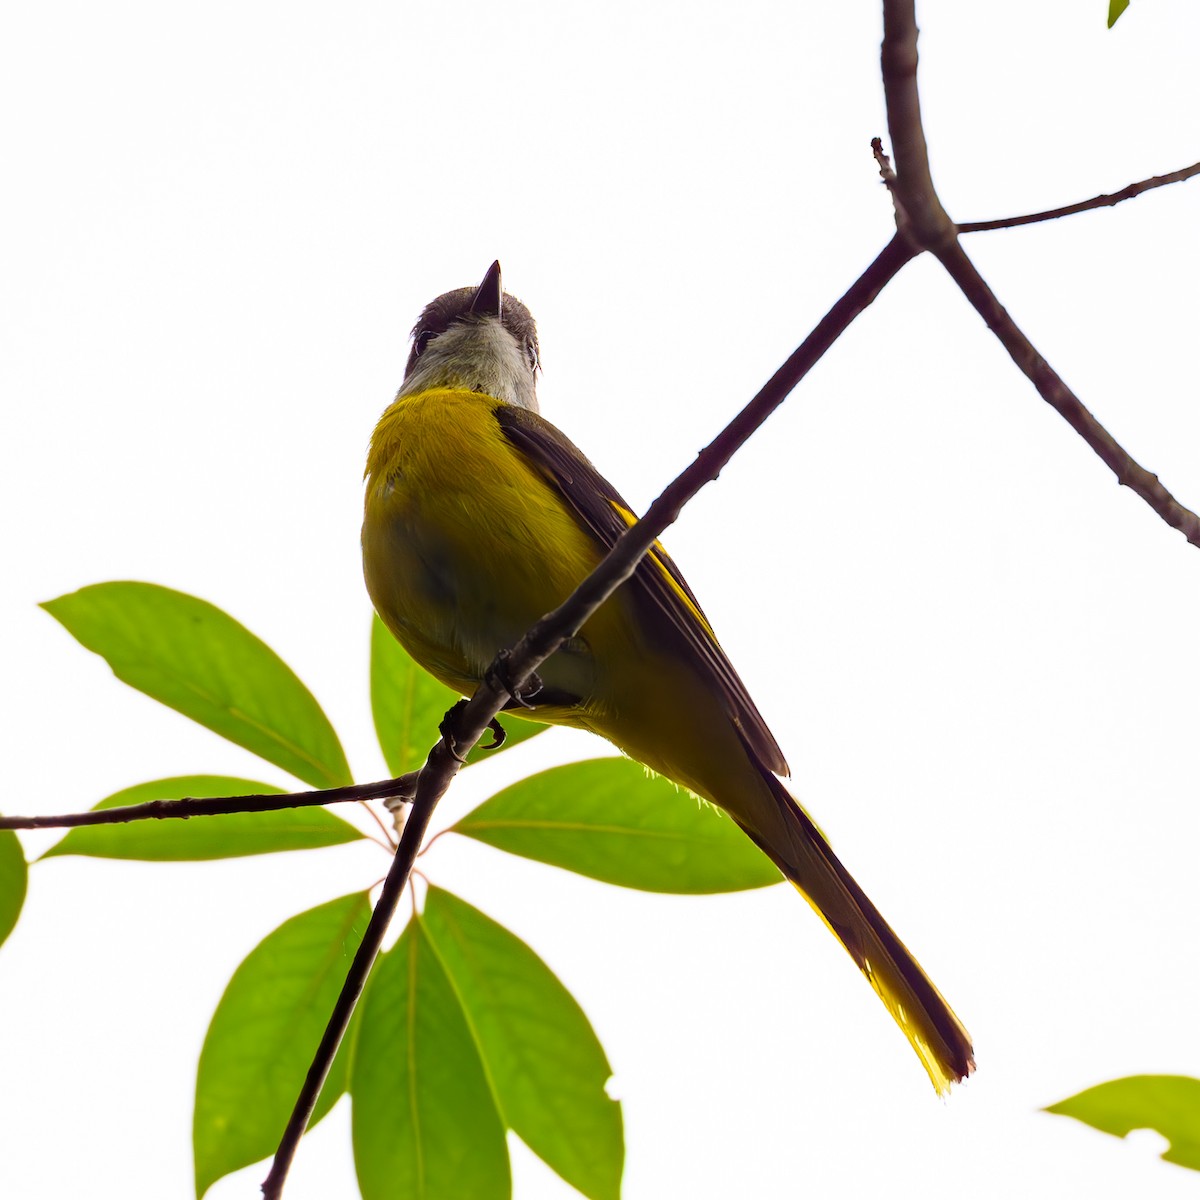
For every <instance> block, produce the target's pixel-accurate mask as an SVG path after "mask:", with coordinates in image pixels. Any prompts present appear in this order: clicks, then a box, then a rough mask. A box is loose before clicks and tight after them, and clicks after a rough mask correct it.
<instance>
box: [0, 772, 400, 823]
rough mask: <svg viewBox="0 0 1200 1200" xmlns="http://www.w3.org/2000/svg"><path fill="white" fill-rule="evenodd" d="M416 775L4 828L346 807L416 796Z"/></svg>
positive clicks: (135, 807)
mask: <svg viewBox="0 0 1200 1200" xmlns="http://www.w3.org/2000/svg"><path fill="white" fill-rule="evenodd" d="M415 779H416V773H415V772H411V773H409V774H408V775H401V776H400V777H399V778H397V779H381V780H380V781H379V782H378V783H353V784H350V785H349V786H347V787H335V788H324V789H322V790H320V791H314V792H287V793H285V794H284V795H276V794H274V793H272V794H270V795H246V796H211V797H207V796H206V797H202V798H199V799H197V798H195V797H190V796H189V797H185V798H184V799H182V800H148V801H146V803H145V804H126V805H124V806H122V807H120V808H90V809H88V810H87V811H86V812H77V813H64V814H62V815H60V816H50V817H0V829H72V828H75V827H76V826H79V825H124V824H126V823H127V822H129V821H149V820H154V821H165V820H170V819H172V818H175V819H182V820H186V819H187V818H188V817H215V816H223V815H225V814H228V813H239V812H275V811H277V810H279V809H282V808H312V807H314V806H315V805H318V804H346V803H348V802H350V801H354V800H386V799H391V798H394V797H400V798H405V797H407V796H409V795H411V793H412V788H413V782H414V780H415Z"/></svg>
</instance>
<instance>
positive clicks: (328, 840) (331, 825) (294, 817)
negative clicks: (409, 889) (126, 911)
mask: <svg viewBox="0 0 1200 1200" xmlns="http://www.w3.org/2000/svg"><path fill="white" fill-rule="evenodd" d="M246 795H266V796H280V795H283V790H282V789H281V788H277V787H273V786H272V785H271V784H269V783H256V782H255V781H254V780H253V779H235V778H233V777H231V776H227V775H177V776H175V777H174V778H172V779H155V780H153V781H152V782H150V783H139V784H137V785H136V786H134V787H128V788H125V789H123V790H122V791H119V792H114V793H113V795H111V796H109V797H107V798H106V799H104V800H101V801H100V803H99V804H97V805H96V806H95V807H96V808H97V809H101V808H121V807H123V806H125V805H130V804H144V803H146V802H147V801H149V800H177V799H180V798H182V797H184V796H190V797H193V798H195V799H202V798H205V797H209V796H246ZM363 836H364V834H362V833H361V832H360V831H359V830H358V829H356V828H355V827H354V826H353V825H351V824H350V823H349V822H347V821H343V820H342V818H341V817H338V816H334V814H333V813H331V812H330V811H329V810H328V809H326V808H312V807H309V808H285V809H280V810H278V811H277V812H244V813H228V814H223V815H221V816H213V817H189V818H188V819H187V820H180V819H175V818H166V819H164V820H161V821H160V820H147V821H130V822H129V823H127V824H122V825H82V826H80V827H79V828H78V829H72V830H71V832H70V833H68V834H67V836H66V837H64V838H63V839H62V841H60V842H57V843H55V845H53V846H51V847H50V849H49V850H47V851H46V853H45V854H43V855H42V857H43V858H56V857H58V856H59V855H60V854H87V855H90V856H92V857H94V858H136V859H143V860H146V861H149V862H199V861H201V860H204V859H212V858H241V857H244V856H245V855H248V854H273V853H275V852H276V851H279V850H311V849H315V848H316V847H319V846H337V845H340V844H341V843H343V842H352V841H355V840H357V839H358V838H361V837H363Z"/></svg>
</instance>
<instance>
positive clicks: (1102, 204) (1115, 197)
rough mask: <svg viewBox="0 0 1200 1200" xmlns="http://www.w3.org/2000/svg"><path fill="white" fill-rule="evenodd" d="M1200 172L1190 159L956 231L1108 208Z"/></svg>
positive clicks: (981, 230) (1032, 222) (1199, 166)
mask: <svg viewBox="0 0 1200 1200" xmlns="http://www.w3.org/2000/svg"><path fill="white" fill-rule="evenodd" d="M1197 175H1200V162H1197V163H1192V165H1191V166H1190V167H1181V168H1180V169H1179V170H1178V171H1169V172H1168V173H1167V174H1166V175H1152V176H1151V177H1150V178H1149V179H1140V180H1138V182H1137V183H1131V184H1130V185H1129V186H1128V187H1123V188H1122V189H1121V190H1120V191H1119V192H1105V193H1104V194H1103V195H1100V196H1093V197H1092V198H1091V199H1090V200H1080V201H1078V202H1077V203H1075V204H1064V205H1063V206H1062V208H1048V209H1046V210H1045V211H1043V212H1035V213H1028V214H1027V215H1026V216H1023V217H999V218H997V219H996V220H994V221H966V222H964V223H963V224H961V225H959V227H958V232H959V233H984V232H986V231H987V230H989V229H1015V228H1016V227H1017V226H1018V225H1035V224H1037V222H1039V221H1056V220H1058V218H1059V217H1073V216H1074V215H1075V214H1076V213H1081V212H1089V211H1090V210H1091V209H1093V208H1111V207H1112V206H1113V205H1114V204H1120V203H1121V202H1122V201H1124V200H1132V199H1133V198H1134V197H1135V196H1140V195H1141V194H1142V193H1143V192H1148V191H1150V190H1151V189H1153V188H1160V187H1165V186H1166V185H1167V184H1168V183H1183V182H1184V181H1185V180H1187V179H1192V178H1194V177H1195V176H1197Z"/></svg>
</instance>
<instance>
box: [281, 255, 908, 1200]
mask: <svg viewBox="0 0 1200 1200" xmlns="http://www.w3.org/2000/svg"><path fill="white" fill-rule="evenodd" d="M913 254H914V252H913V250H912V249H911V248H910V247H909V246H908V244H907V243H906V242H905V241H904V240H903V239H902V238H900V237H899V236H897V237H894V238H893V239H892V240H891V241H890V242H889V243H888V244H887V245H886V246H885V247H884V248H883V250H882V251H880V253H879V255H878V256H877V257H876V258H875V260H874V262H872V263H871V265H870V266H869V267H868V268H867V269H866V270H865V271H864V272H863V273H862V275H860V276H859V278H858V279H857V280H856V281H855V282H854V283H853V284H852V285H851V287H850V289H849V290H848V291H847V292H846V293H845V295H843V296H842V297H841V299H839V300H838V301H837V303H836V304H835V305H834V306H833V307H832V308H831V309H830V310H829V312H828V313H826V314H825V316H824V317H823V318H822V319H821V321H820V322H819V323H818V325H817V326H816V328H815V329H814V330H813V331H812V333H810V334H809V335H808V337H807V338H806V339H805V340H804V342H803V343H802V344H801V345H800V346H799V347H798V348H797V349H796V351H795V352H794V353H793V354H792V355H791V356H790V357H789V358H788V359H787V361H786V362H785V363H784V364H783V366H781V367H780V368H779V370H778V371H776V372H775V374H774V375H772V376H771V378H770V379H769V380H768V381H767V383H766V384H764V386H763V387H762V388H761V390H760V391H759V392H758V394H757V395H756V396H755V397H754V399H753V400H751V401H750V403H749V404H747V405H746V407H745V408H744V409H742V411H741V412H740V413H738V415H737V416H736V417H734V419H733V420H732V421H731V422H730V423H729V424H728V425H727V426H726V427H725V429H723V430H722V431H721V433H719V434H718V435H717V437H716V438H714V439H713V441H712V442H711V443H710V444H709V445H708V446H706V447H705V448H704V449H703V450H702V451H700V453H699V454H698V455H697V456H696V458H695V459H694V460H693V462H692V463H691V464H690V465H689V466H688V467H686V468H685V469H684V470H683V471H682V472H681V473H680V475H679V476H678V477H677V478H676V479H675V480H673V481H672V482H671V483H670V484H669V485H668V486H667V488H666V489H665V490H664V491H663V493H662V495H661V496H659V498H658V499H657V500H656V501H655V502H654V503H653V504H652V505H651V506H650V508H649V509H648V510H647V511H646V514H645V516H643V517H642V519H641V520H640V521H637V522H636V523H635V524H634V525H632V526H630V528H629V529H627V530H626V531H625V533H623V534H622V535H621V537H620V538H618V539H617V541H616V543H615V545H614V546H613V548H612V549H611V550H610V551H609V552H608V554H607V555H606V556H605V557H604V559H603V560H602V561H601V563H600V565H599V566H597V567H596V569H595V570H594V571H593V572H592V573H591V574H590V575H589V576H588V577H587V578H586V579H585V580H584V581H583V582H582V583H581V584H580V585H579V586H578V587H577V588H576V589H575V591H574V592H572V593H571V595H570V596H569V597H568V598H567V599H566V600H565V601H564V602H563V603H562V604H561V605H559V607H558V608H556V609H555V610H554V611H553V612H552V613H550V614H548V615H547V616H545V617H543V618H542V619H541V620H540V621H539V622H538V623H537V624H536V625H535V626H534V627H533V628H532V629H531V630H530V631H529V632H528V633H527V634H526V635H525V636H524V637H523V638H522V639H521V640H520V641H519V642H518V643H517V644H516V646H515V647H514V648H513V649H512V651H511V652H509V653H508V654H506V655H504V656H503V672H504V675H505V677H506V679H507V680H508V682H509V686H510V687H511V688H512V691H513V692H519V691H520V689H521V686H522V685H523V684H524V683H525V681H526V680H527V679H528V678H529V676H530V675H531V674H532V673H533V672H534V671H536V670H537V668H538V667H539V666H540V665H541V664H542V662H544V661H545V659H547V658H548V657H549V656H550V655H551V654H553V653H554V651H555V650H556V649H558V647H559V646H560V645H561V644H562V642H563V641H564V640H565V639H566V638H568V637H571V636H572V635H574V634H575V633H577V632H578V631H579V629H580V628H581V627H582V626H583V625H584V624H585V623H586V622H587V620H588V618H589V617H591V615H592V614H593V613H594V612H595V611H596V610H597V609H598V608H599V607H600V605H601V604H603V603H604V601H605V600H607V599H608V597H609V596H611V595H612V593H613V592H614V591H616V589H617V588H618V587H620V585H621V584H622V583H624V582H625V580H626V579H628V578H629V576H630V575H632V574H633V571H634V569H635V568H636V567H637V564H638V562H639V561H640V560H641V558H642V556H643V555H644V554H645V553H646V551H647V550H649V549H650V547H651V546H653V545H654V542H655V541H656V540H657V538H658V536H659V534H661V533H662V531H663V530H664V529H666V527H667V526H668V525H670V524H671V523H672V522H673V521H674V520H675V519H676V517H678V515H679V513H680V511H681V509H682V508H683V506H684V505H685V504H686V503H687V502H688V500H690V499H691V498H692V497H693V496H694V495H695V494H696V493H697V492H698V491H699V490H700V489H701V488H702V487H703V486H704V485H705V484H706V483H707V482H709V480H712V479H716V477H717V476H718V474H720V471H721V468H722V467H724V466H725V464H726V463H727V462H729V460H730V459H731V458H732V457H733V455H734V453H735V452H736V451H737V450H738V449H739V448H740V447H741V446H742V445H743V444H744V443H745V442H746V441H747V439H749V437H750V435H751V434H752V433H753V432H754V431H755V430H756V429H757V428H758V427H759V426H760V425H761V424H762V423H763V422H764V421H765V420H766V419H767V417H769V416H770V415H771V413H772V412H774V411H775V409H776V408H778V407H779V405H780V404H782V403H783V401H784V400H785V399H786V397H787V395H788V393H789V392H791V390H792V389H793V388H794V387H795V386H796V384H798V383H799V382H800V380H801V379H803V378H804V376H805V375H807V374H808V372H809V371H810V370H811V369H812V368H813V366H814V365H815V364H816V363H817V362H818V360H819V359H820V358H821V356H822V355H823V354H824V353H825V351H826V350H828V349H829V347H830V346H832V345H833V343H834V342H835V341H837V339H838V338H839V337H840V336H841V334H842V333H843V332H844V331H845V329H846V328H847V327H848V326H849V325H850V323H851V322H852V321H853V320H854V318H855V317H857V316H858V314H859V313H861V312H862V311H863V309H865V308H866V307H867V306H868V305H870V304H871V302H872V301H873V300H874V299H875V297H876V296H878V295H879V293H880V292H881V291H882V290H883V288H884V287H885V286H886V285H887V284H888V282H889V281H890V280H891V279H893V278H894V277H895V275H896V274H897V272H899V270H900V269H901V267H903V266H904V264H905V263H907V262H908V261H909V260H910V259H911V258H912V257H913ZM499 665H500V659H497V663H496V665H495V666H496V667H499ZM497 678H498V670H497V669H493V670H490V671H489V672H488V675H487V678H486V680H485V682H483V683H482V684H480V686H479V688H478V689H477V690H476V692H475V694H474V695H473V696H472V697H471V699H470V700H468V701H467V702H466V704H464V705H463V706H462V707H460V708H458V709H455V710H453V715H452V718H451V720H452V723H453V729H452V730H451V727H450V723H447V725H446V726H445V728H446V730H447V732H446V733H444V734H443V738H442V740H441V741H440V742H439V743H438V744H437V745H436V746H435V747H434V748H433V750H432V751H431V753H430V755H429V761H428V762H427V763H426V764H425V766H424V767H422V768H421V771H420V774H419V775H418V777H417V789H416V795H415V796H414V798H413V807H412V812H411V814H410V815H409V818H408V822H407V823H406V825H405V827H404V833H403V834H402V835H401V838H400V845H399V847H398V849H397V851H396V857H395V859H394V860H393V861H392V866H391V869H390V870H389V871H388V874H387V879H386V880H385V881H384V885H383V890H382V892H381V893H380V896H379V901H378V903H377V904H376V905H375V911H374V912H373V913H372V915H371V921H370V924H369V925H368V927H367V932H366V933H365V934H364V935H363V940H362V944H361V945H360V946H359V948H358V950H357V951H356V952H355V955H354V961H353V963H352V964H351V966H350V970H349V972H348V974H347V976H346V981H345V983H344V984H343V985H342V991H341V994H340V995H339V996H338V999H337V1003H336V1005H335V1006H334V1010H333V1013H332V1014H331V1016H330V1018H329V1023H328V1025H327V1026H326V1028H325V1033H324V1035H323V1037H322V1038H321V1043H320V1045H319V1046H318V1048H317V1052H316V1054H315V1055H314V1057H313V1062H312V1065H311V1066H310V1067H309V1070H308V1075H307V1076H306V1077H305V1080H304V1086H303V1087H302V1088H301V1091H300V1095H299V1096H298V1097H297V1099H296V1105H295V1108H294V1109H293V1110H292V1115H291V1118H290V1119H289V1121H288V1125H287V1128H286V1129H285V1131H284V1134H283V1137H282V1138H281V1140H280V1143H279V1148H278V1150H277V1151H276V1152H275V1161H274V1162H273V1163H272V1164H271V1170H270V1173H269V1174H268V1175H267V1178H266V1179H265V1180H264V1181H263V1185H262V1191H263V1197H264V1200H279V1197H280V1196H282V1195H283V1186H284V1183H285V1182H286V1180H287V1174H288V1170H289V1169H290V1167H291V1163H292V1159H293V1158H294V1157H295V1154H296V1149H297V1147H298V1146H299V1144H300V1139H301V1138H302V1137H303V1136H304V1131H305V1129H306V1128H307V1127H308V1122H309V1120H310V1118H311V1116H312V1111H313V1108H314V1107H315V1105H316V1102H317V1097H318V1096H319V1095H320V1093H321V1087H322V1085H323V1084H324V1082H325V1077H326V1076H327V1075H328V1073H329V1068H330V1066H331V1064H332V1063H333V1058H334V1055H335V1054H336V1053H337V1049H338V1046H339V1045H340V1043H341V1040H342V1037H343V1035H344V1034H345V1032H346V1027H347V1026H348V1025H349V1023H350V1017H351V1015H352V1013H353V1012H354V1006H355V1004H356V1003H357V1002H358V998H359V996H360V995H361V994H362V990H363V988H364V987H365V986H366V981H367V976H368V975H369V974H370V971H371V967H372V965H373V964H374V962H375V958H376V956H377V955H378V954H379V950H380V947H381V946H382V944H383V938H384V934H385V933H386V931H387V927H388V924H389V922H390V921H391V919H392V915H393V914H394V913H395V910H396V907H397V905H398V904H399V902H400V897H401V896H402V895H403V894H404V888H405V886H406V885H407V883H408V877H409V874H410V872H411V870H412V864H413V861H414V859H415V857H416V853H417V850H418V849H419V847H420V842H421V839H422V837H423V836H424V833H425V830H426V828H427V827H428V825H429V820H430V817H431V816H432V815H433V810H434V808H435V806H436V805H437V803H438V801H439V800H440V799H441V797H442V795H443V794H444V793H445V791H446V789H447V788H448V787H449V786H450V783H451V781H452V780H453V778H454V776H455V775H456V774H457V773H458V770H459V768H460V766H461V765H462V757H461V756H465V755H466V753H467V752H468V751H469V750H470V748H471V747H472V746H473V745H474V744H475V743H476V742H477V741H478V740H479V739H480V737H482V736H483V732H484V730H485V729H487V727H488V725H489V723H490V722H491V721H492V719H493V718H494V717H495V716H496V714H497V713H498V712H499V711H500V709H501V707H502V706H503V705H504V703H505V702H506V701H507V700H508V698H509V693H508V691H503V690H501V688H500V686H499V684H498V683H497V682H496V680H497Z"/></svg>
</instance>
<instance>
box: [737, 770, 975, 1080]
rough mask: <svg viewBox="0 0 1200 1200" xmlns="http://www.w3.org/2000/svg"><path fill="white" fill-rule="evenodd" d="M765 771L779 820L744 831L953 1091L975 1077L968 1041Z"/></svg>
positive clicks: (864, 898) (901, 947)
mask: <svg viewBox="0 0 1200 1200" xmlns="http://www.w3.org/2000/svg"><path fill="white" fill-rule="evenodd" d="M750 757H751V761H755V756H754V755H753V754H751V756H750ZM759 770H760V773H761V775H762V778H763V780H764V781H765V782H766V784H767V786H768V787H769V789H770V791H771V794H772V796H773V797H774V800H775V804H776V807H777V809H778V812H779V817H780V819H779V821H778V822H777V823H775V822H772V823H770V824H772V825H773V828H772V829H771V830H770V831H769V832H768V831H766V830H761V831H760V830H757V829H749V828H747V827H746V825H745V824H744V823H742V822H739V824H742V828H743V829H745V831H746V833H747V834H749V836H750V837H751V838H752V839H753V840H754V841H755V842H756V843H757V844H758V845H759V846H760V847H761V848H762V849H763V850H764V851H765V852H766V854H768V855H769V856H770V858H771V859H772V860H773V861H774V862H775V864H776V866H778V867H779V869H780V870H781V871H782V872H783V873H784V875H786V876H787V878H788V879H789V880H790V881H791V882H792V883H793V884H795V885H796V888H797V889H798V890H799V892H800V894H801V895H802V896H803V897H804V898H805V899H806V900H807V901H808V902H809V904H811V905H812V907H813V908H814V909H815V910H816V912H817V915H818V916H820V918H821V919H822V920H823V921H824V922H825V924H826V925H827V926H828V927H829V928H830V930H832V932H833V933H834V934H835V935H836V937H837V938H838V940H839V941H840V942H841V943H842V945H843V946H845V947H846V949H847V950H848V951H849V953H850V957H851V958H852V959H854V961H855V962H856V963H857V964H858V968H859V970H860V971H862V973H863V974H864V975H865V976H866V977H867V981H868V982H869V983H870V985H871V986H872V987H873V988H874V989H875V991H876V992H877V993H878V995H879V998H880V999H881V1000H882V1001H883V1003H884V1004H885V1005H886V1006H887V1010H888V1012H890V1013H891V1014H892V1016H893V1017H894V1018H895V1020H896V1024H897V1025H899V1026H900V1028H901V1029H902V1030H903V1031H904V1036H905V1037H907V1038H908V1040H909V1042H910V1043H911V1045H912V1048H913V1049H914V1050H915V1051H916V1052H917V1056H918V1057H919V1058H920V1060H921V1062H922V1063H923V1064H924V1066H925V1069H926V1070H927V1071H928V1072H929V1077H930V1079H931V1080H933V1086H934V1087H935V1088H937V1090H938V1091H939V1092H946V1091H948V1090H949V1088H950V1085H951V1084H952V1083H956V1082H958V1081H959V1080H962V1079H965V1078H966V1077H967V1076H968V1075H969V1074H970V1073H971V1072H972V1071H973V1070H974V1069H975V1058H974V1052H973V1051H972V1049H971V1036H970V1034H968V1033H967V1031H966V1029H964V1028H963V1025H962V1022H961V1021H960V1020H959V1019H958V1018H957V1017H956V1016H955V1015H954V1011H953V1010H952V1009H951V1007H950V1005H948V1004H947V1003H946V1001H945V1000H943V999H942V995H941V993H940V992H939V991H938V990H937V988H936V987H934V986H933V982H932V981H931V980H930V978H929V976H928V975H926V974H925V972H924V971H922V970H921V967H920V965H919V964H918V963H917V960H916V959H915V958H913V956H912V955H911V954H910V953H909V952H908V950H907V949H906V947H905V945H904V943H903V942H902V941H901V940H900V939H899V938H898V937H897V936H896V935H895V933H893V932H892V928H891V926H890V925H889V924H888V923H887V922H886V921H885V920H884V919H883V917H882V916H881V915H880V913H879V910H878V909H877V908H876V907H875V905H874V904H872V903H871V901H870V900H869V899H868V898H867V894H866V893H865V892H864V891H863V890H862V888H860V887H859V886H858V884H857V883H855V882H854V879H853V877H852V876H851V874H850V872H849V871H847V870H846V868H845V867H844V866H842V864H841V862H840V861H839V860H838V857H837V855H836V854H834V852H833V850H832V849H830V846H829V843H828V842H826V840H825V839H824V838H823V837H822V836H821V833H820V831H819V830H818V829H817V827H816V826H815V825H814V824H813V823H812V821H811V820H810V819H809V817H808V815H807V814H806V813H805V812H804V810H803V809H801V807H800V806H799V805H798V804H797V803H796V801H795V800H794V799H792V797H791V795H789V793H788V791H787V789H786V788H785V787H784V786H783V784H781V783H780V782H779V780H778V779H776V778H775V776H774V775H773V774H771V772H770V771H768V770H766V769H765V768H763V767H761V766H760V767H759Z"/></svg>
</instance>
